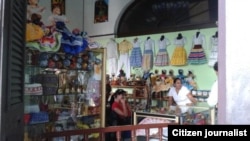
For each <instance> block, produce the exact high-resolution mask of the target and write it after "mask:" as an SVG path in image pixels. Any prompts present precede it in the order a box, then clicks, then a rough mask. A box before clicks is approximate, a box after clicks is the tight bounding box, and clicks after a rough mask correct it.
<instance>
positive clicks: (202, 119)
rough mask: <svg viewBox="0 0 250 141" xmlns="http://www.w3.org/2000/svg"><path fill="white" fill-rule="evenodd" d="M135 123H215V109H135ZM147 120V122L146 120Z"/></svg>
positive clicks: (203, 107)
mask: <svg viewBox="0 0 250 141" xmlns="http://www.w3.org/2000/svg"><path fill="white" fill-rule="evenodd" d="M133 120H134V125H136V124H141V123H144V124H145V123H157V122H160V121H165V122H168V123H178V124H193V125H205V124H208V125H211V124H215V109H214V108H210V107H205V106H171V107H170V108H169V109H166V108H164V109H160V110H153V109H151V111H135V112H134V114H133ZM145 120H147V122H145Z"/></svg>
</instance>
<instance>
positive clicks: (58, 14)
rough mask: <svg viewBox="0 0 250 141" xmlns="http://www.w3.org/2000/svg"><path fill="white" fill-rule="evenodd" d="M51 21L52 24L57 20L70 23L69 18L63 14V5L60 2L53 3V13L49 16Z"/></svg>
mask: <svg viewBox="0 0 250 141" xmlns="http://www.w3.org/2000/svg"><path fill="white" fill-rule="evenodd" d="M48 20H49V22H50V26H55V25H56V22H59V21H60V22H64V23H68V22H69V20H68V18H67V17H66V16H65V15H63V14H62V11H61V7H60V5H58V4H54V5H52V15H50V16H49V18H48Z"/></svg>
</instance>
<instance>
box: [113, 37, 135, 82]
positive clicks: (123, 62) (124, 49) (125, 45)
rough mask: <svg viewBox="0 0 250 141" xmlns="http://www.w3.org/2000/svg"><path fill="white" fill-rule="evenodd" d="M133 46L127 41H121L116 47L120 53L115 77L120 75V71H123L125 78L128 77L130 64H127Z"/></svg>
mask: <svg viewBox="0 0 250 141" xmlns="http://www.w3.org/2000/svg"><path fill="white" fill-rule="evenodd" d="M132 47H133V44H132V43H131V42H129V41H127V40H123V41H122V42H121V43H119V45H118V51H119V53H120V56H119V59H118V67H117V68H118V69H117V71H116V75H117V76H118V75H119V73H120V70H121V69H123V71H124V72H125V73H126V77H127V78H128V77H130V62H129V51H130V50H131V49H132Z"/></svg>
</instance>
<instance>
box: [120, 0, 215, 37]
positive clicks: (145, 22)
mask: <svg viewBox="0 0 250 141" xmlns="http://www.w3.org/2000/svg"><path fill="white" fill-rule="evenodd" d="M217 20H218V1H217V0H134V2H132V3H131V4H130V5H129V6H128V8H127V9H126V10H125V12H124V13H123V14H122V16H121V18H120V21H119V22H118V26H117V29H116V36H117V37H126V36H136V35H145V34H156V33H166V32H174V31H183V30H192V29H201V28H208V27H216V21H217Z"/></svg>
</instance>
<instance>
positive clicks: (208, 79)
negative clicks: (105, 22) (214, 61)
mask: <svg viewBox="0 0 250 141" xmlns="http://www.w3.org/2000/svg"><path fill="white" fill-rule="evenodd" d="M197 31H198V30H188V31H181V32H171V33H161V34H151V35H142V36H132V37H125V38H116V39H115V40H116V41H117V43H120V42H121V41H123V40H124V39H126V40H128V41H130V42H132V41H133V39H134V38H135V37H138V38H140V39H141V40H142V41H144V40H146V39H147V37H148V36H150V37H151V39H153V40H155V51H158V47H157V40H159V39H160V37H161V36H162V35H164V36H165V37H166V38H168V39H169V40H170V42H171V45H169V46H167V51H168V53H169V57H170V58H171V56H172V54H173V51H174V49H175V45H174V44H173V41H174V39H175V38H176V37H177V35H178V33H181V34H182V35H183V36H185V37H186V38H187V43H186V45H185V46H184V47H185V49H186V51H187V55H188V54H189V52H190V50H191V48H192V37H193V35H195V34H196V32H197ZM199 31H200V33H202V34H204V35H205V37H206V43H205V46H204V47H203V48H204V49H205V52H206V55H207V57H209V54H210V38H211V36H213V35H214V34H215V32H216V31H217V28H206V29H199ZM108 40H109V38H107V39H105V38H103V39H98V40H96V41H97V42H99V43H100V44H101V45H102V46H106V44H107V42H108ZM141 49H142V50H143V43H142V44H141ZM107 69H108V67H107ZM155 69H158V70H159V72H161V70H162V69H166V70H167V71H169V70H170V69H173V70H174V74H175V75H177V74H178V69H183V70H184V74H185V75H186V74H187V72H188V70H192V71H193V73H194V75H195V76H196V77H195V81H196V83H197V85H198V89H199V90H209V89H210V88H211V86H212V84H213V82H214V81H215V80H216V75H215V73H214V70H213V68H212V67H209V66H208V64H203V65H186V66H171V65H170V66H164V67H155V66H154V68H153V69H152V70H151V71H152V72H154V70H155ZM138 72H141V70H138V69H131V73H138Z"/></svg>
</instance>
